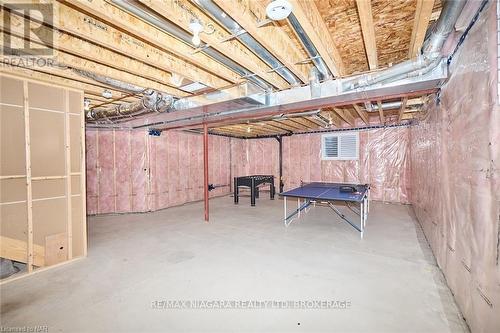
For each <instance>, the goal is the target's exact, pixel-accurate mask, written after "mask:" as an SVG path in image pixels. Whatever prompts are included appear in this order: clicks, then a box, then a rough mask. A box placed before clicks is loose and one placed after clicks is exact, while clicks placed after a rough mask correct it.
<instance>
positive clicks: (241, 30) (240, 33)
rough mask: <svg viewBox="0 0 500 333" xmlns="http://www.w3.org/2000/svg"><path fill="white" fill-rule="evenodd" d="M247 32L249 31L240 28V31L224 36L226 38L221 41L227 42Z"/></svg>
mask: <svg viewBox="0 0 500 333" xmlns="http://www.w3.org/2000/svg"><path fill="white" fill-rule="evenodd" d="M246 33H247V31H246V30H245V29H240V30H238V32H235V33H233V34H231V35H229V36H227V37H226V38H224V39H223V40H221V41H220V42H221V43H225V42H227V41H230V40H232V39H235V38H236V37H238V36H241V35H243V34H246Z"/></svg>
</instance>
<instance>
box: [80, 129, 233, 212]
mask: <svg viewBox="0 0 500 333" xmlns="http://www.w3.org/2000/svg"><path fill="white" fill-rule="evenodd" d="M86 136H87V148H86V151H87V155H86V159H87V175H88V176H87V202H88V205H87V206H88V211H87V213H88V214H104V213H127V212H146V211H154V210H158V209H163V208H167V207H172V206H177V205H182V204H184V203H187V202H192V201H199V200H202V199H203V137H202V136H201V135H196V134H188V133H183V132H178V131H167V132H163V133H162V135H161V136H159V137H157V136H149V135H148V134H147V133H146V132H144V131H121V130H115V131H113V130H105V129H99V130H95V129H89V130H87V133H86ZM209 152H210V155H209V172H210V176H209V183H212V184H214V185H222V186H221V187H218V188H216V189H215V190H213V191H212V192H210V196H211V197H214V196H220V195H226V194H228V193H229V191H230V179H229V178H230V139H229V138H225V137H219V136H209Z"/></svg>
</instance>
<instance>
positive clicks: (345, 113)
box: [333, 107, 354, 126]
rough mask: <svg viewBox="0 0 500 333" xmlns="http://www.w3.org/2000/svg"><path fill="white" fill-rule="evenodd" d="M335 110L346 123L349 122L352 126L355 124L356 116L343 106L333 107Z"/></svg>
mask: <svg viewBox="0 0 500 333" xmlns="http://www.w3.org/2000/svg"><path fill="white" fill-rule="evenodd" d="M333 111H335V113H336V114H337V115H338V116H339V117H340V118H342V120H344V121H345V122H346V123H348V124H349V125H351V126H354V117H353V116H352V115H351V114H350V113H349V112H348V111H347V110H345V109H341V108H335V107H334V108H333Z"/></svg>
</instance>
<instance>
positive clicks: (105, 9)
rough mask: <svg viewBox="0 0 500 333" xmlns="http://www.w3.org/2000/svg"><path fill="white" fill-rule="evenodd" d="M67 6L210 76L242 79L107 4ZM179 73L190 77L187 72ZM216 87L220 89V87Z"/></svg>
mask: <svg viewBox="0 0 500 333" xmlns="http://www.w3.org/2000/svg"><path fill="white" fill-rule="evenodd" d="M64 2H65V3H67V4H70V5H71V6H74V7H75V8H78V9H79V10H82V11H84V12H86V13H89V14H91V15H92V16H93V17H95V18H97V19H99V20H100V21H102V22H105V23H106V24H109V25H112V26H114V27H116V28H119V29H120V31H123V32H125V33H127V34H129V35H131V36H134V37H137V38H138V39H139V40H141V43H150V44H152V46H154V47H156V48H159V49H160V50H164V51H166V52H169V53H170V54H175V55H176V56H178V57H180V58H184V59H185V60H187V61H189V62H190V63H192V65H193V66H197V67H200V68H202V69H203V70H205V71H206V72H207V73H212V74H215V75H218V76H220V77H221V78H223V79H224V80H227V81H228V82H231V83H235V82H237V81H238V80H239V79H240V76H239V75H238V74H236V73H234V72H232V71H231V70H229V69H228V68H227V67H225V66H224V65H222V64H220V63H218V62H216V61H214V60H213V59H211V58H210V57H208V56H207V55H205V54H204V53H201V52H197V53H193V48H192V47H190V46H189V45H186V44H185V43H183V42H181V41H180V40H178V39H176V38H174V37H173V36H171V35H169V34H167V33H165V32H164V31H162V30H160V29H159V28H156V27H153V26H152V25H150V24H148V23H146V22H144V21H142V20H140V19H138V18H136V17H135V16H133V15H131V14H129V13H127V12H124V11H122V10H120V9H119V8H117V7H115V6H113V5H112V4H109V3H107V2H105V1H103V0H94V1H92V2H89V1H86V0H78V1H64ZM170 57H171V56H170ZM176 73H177V74H180V75H186V74H185V73H184V72H183V71H181V72H176ZM201 82H203V81H201ZM213 87H216V88H217V87H218V86H213Z"/></svg>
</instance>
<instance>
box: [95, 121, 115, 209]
mask: <svg viewBox="0 0 500 333" xmlns="http://www.w3.org/2000/svg"><path fill="white" fill-rule="evenodd" d="M113 133H114V131H99V132H98V134H97V135H98V138H97V140H98V144H99V149H98V153H97V160H98V163H97V174H98V179H99V183H98V186H99V188H98V193H99V196H98V208H99V209H98V213H112V212H114V211H115V190H114V186H115V179H114V171H115V170H114V159H113Z"/></svg>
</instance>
